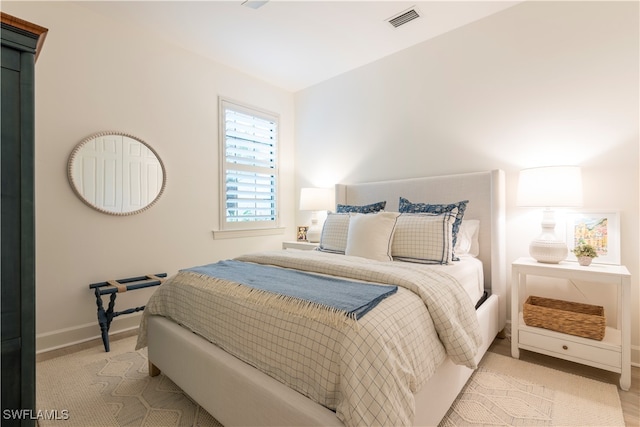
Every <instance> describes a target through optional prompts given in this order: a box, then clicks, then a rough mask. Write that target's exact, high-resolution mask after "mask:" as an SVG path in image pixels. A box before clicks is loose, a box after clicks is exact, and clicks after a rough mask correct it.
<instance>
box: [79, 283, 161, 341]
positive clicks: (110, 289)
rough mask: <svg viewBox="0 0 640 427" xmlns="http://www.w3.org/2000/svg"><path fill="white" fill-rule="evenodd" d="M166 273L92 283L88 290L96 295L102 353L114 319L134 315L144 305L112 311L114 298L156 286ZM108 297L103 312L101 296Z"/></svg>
mask: <svg viewBox="0 0 640 427" xmlns="http://www.w3.org/2000/svg"><path fill="white" fill-rule="evenodd" d="M165 277H167V273H158V274H150V275H146V276H138V277H130V278H128V279H119V280H107V281H106V282H100V283H92V284H91V285H89V289H93V290H94V292H95V295H96V305H97V306H98V324H99V325H100V332H101V333H102V343H103V344H104V351H106V352H108V351H109V328H110V327H111V321H112V320H113V318H114V317H117V316H120V315H122V314H130V313H135V312H136V311H141V310H144V307H145V306H144V305H143V306H140V307H134V308H128V309H126V310H122V311H113V309H114V307H115V305H116V296H117V294H118V293H119V292H126V291H133V290H136V289H143V288H148V287H150V286H158V285H160V284H162V282H164V280H165V279H164V278H165ZM107 294H108V295H110V297H109V306H108V307H107V309H106V310H105V309H104V307H103V306H102V295H107Z"/></svg>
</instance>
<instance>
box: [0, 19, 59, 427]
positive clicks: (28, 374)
mask: <svg viewBox="0 0 640 427" xmlns="http://www.w3.org/2000/svg"><path fill="white" fill-rule="evenodd" d="M1 18H2V31H1V34H0V35H1V38H2V55H1V56H0V60H1V63H2V75H1V76H0V79H1V80H0V82H1V86H2V98H1V102H0V114H1V117H0V119H1V120H0V121H1V127H2V133H1V134H0V139H1V140H0V142H1V145H2V151H1V155H0V173H1V175H2V186H1V189H0V196H1V200H0V210H1V211H2V214H1V224H0V227H1V228H0V230H1V236H0V238H1V242H2V248H1V252H0V255H1V258H2V262H1V264H0V275H1V280H2V282H1V286H2V293H1V295H0V298H1V299H0V305H1V308H0V309H1V311H0V322H1V323H0V328H1V338H2V359H0V364H1V366H2V382H1V391H2V394H1V395H0V397H1V400H2V413H1V414H0V424H2V426H13V425H23V426H27V425H29V426H33V425H35V418H36V417H37V412H36V411H35V395H36V393H35V383H36V377H35V221H34V217H35V211H34V202H35V200H34V120H35V117H34V90H35V87H34V68H35V60H36V56H37V52H38V48H39V47H41V45H42V42H43V41H44V37H45V36H46V33H47V30H46V29H45V28H42V27H39V26H37V25H34V24H31V23H29V22H26V21H23V20H21V19H18V18H15V17H12V16H10V15H7V14H5V13H2V15H1Z"/></svg>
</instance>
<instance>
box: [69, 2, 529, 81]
mask: <svg viewBox="0 0 640 427" xmlns="http://www.w3.org/2000/svg"><path fill="white" fill-rule="evenodd" d="M242 1H243V0H218V1H97V2H94V1H83V2H81V3H80V4H81V5H83V6H85V7H88V8H90V9H92V10H93V11H95V12H98V13H101V14H104V15H107V16H110V17H112V18H115V19H117V20H118V21H120V22H129V23H132V24H134V25H136V26H137V27H142V28H146V29H148V30H149V31H151V32H154V33H156V35H157V36H158V37H162V38H164V39H167V40H169V41H171V42H173V43H176V44H178V45H180V46H182V47H184V48H186V49H189V50H191V51H194V52H196V53H198V54H200V55H203V56H206V57H209V58H211V59H213V60H215V61H217V62H219V63H222V64H225V65H227V66H230V67H232V68H235V69H237V70H240V71H242V72H244V73H246V74H249V75H252V76H255V77H258V78H260V79H262V80H265V81H267V82H269V83H272V84H274V85H276V86H279V87H282V88H284V89H287V90H289V91H292V92H295V91H298V90H300V89H304V88H306V87H308V86H311V85H314V84H316V83H319V82H321V81H323V80H326V79H329V78H331V77H334V76H336V75H338V74H341V73H344V72H346V71H349V70H352V69H354V68H357V67H360V66H362V65H365V64H367V63H370V62H373V61H375V60H377V59H380V58H383V57H385V56H388V55H390V54H392V53H394V52H397V51H400V50H402V49H406V48H408V47H410V46H413V45H415V44H418V43H420V42H423V41H425V40H427V39H430V38H433V37H436V36H438V35H440V34H443V33H445V32H448V31H451V30H453V29H455V28H459V27H461V26H463V25H465V24H468V23H470V22H473V21H476V20H478V19H482V18H484V17H486V16H489V15H491V14H494V13H496V12H499V11H501V10H503V9H506V8H508V7H511V6H513V5H515V4H518V3H520V2H521V0H520V1H507V0H504V1H502V0H498V1H479V0H475V1H474V0H472V1H455V0H449V1H421V0H416V1H400V0H393V1H379V0H377V1H367V0H357V1H336V0H333V1H322V0H299V1H290V0H271V1H269V2H268V3H266V4H265V5H264V6H262V7H261V8H259V9H252V8H249V7H246V6H242ZM413 6H415V7H416V8H417V10H418V11H419V13H420V15H421V17H420V18H418V19H416V20H414V21H411V22H409V23H407V24H405V25H403V26H401V27H398V28H393V27H392V26H391V25H390V24H389V23H387V22H386V20H387V19H388V18H391V17H393V16H395V15H397V14H398V13H400V12H403V11H405V10H407V9H409V8H411V7H413Z"/></svg>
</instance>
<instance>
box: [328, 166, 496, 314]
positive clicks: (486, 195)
mask: <svg viewBox="0 0 640 427" xmlns="http://www.w3.org/2000/svg"><path fill="white" fill-rule="evenodd" d="M401 196H402V197H404V198H406V199H409V200H410V201H411V202H413V203H434V204H436V203H438V204H439V203H454V202H459V201H461V200H469V203H468V204H467V208H466V210H465V213H464V218H463V219H477V220H479V221H480V233H479V244H480V253H479V255H478V258H479V259H480V260H481V261H482V264H483V269H484V287H485V290H487V291H488V292H489V293H490V294H496V295H498V296H499V297H500V298H499V301H500V302H499V304H500V325H501V327H503V326H504V324H505V321H506V299H507V295H506V255H505V231H504V229H505V184H504V172H503V171H502V170H492V171H485V172H475V173H465V174H456V175H444V176H434V177H424V178H410V179H401V180H394V181H379V182H369V183H362V184H337V185H336V203H341V204H350V205H366V204H370V203H374V202H378V201H382V200H386V202H387V205H386V208H385V210H387V211H395V212H397V211H398V200H399V198H400V197H401Z"/></svg>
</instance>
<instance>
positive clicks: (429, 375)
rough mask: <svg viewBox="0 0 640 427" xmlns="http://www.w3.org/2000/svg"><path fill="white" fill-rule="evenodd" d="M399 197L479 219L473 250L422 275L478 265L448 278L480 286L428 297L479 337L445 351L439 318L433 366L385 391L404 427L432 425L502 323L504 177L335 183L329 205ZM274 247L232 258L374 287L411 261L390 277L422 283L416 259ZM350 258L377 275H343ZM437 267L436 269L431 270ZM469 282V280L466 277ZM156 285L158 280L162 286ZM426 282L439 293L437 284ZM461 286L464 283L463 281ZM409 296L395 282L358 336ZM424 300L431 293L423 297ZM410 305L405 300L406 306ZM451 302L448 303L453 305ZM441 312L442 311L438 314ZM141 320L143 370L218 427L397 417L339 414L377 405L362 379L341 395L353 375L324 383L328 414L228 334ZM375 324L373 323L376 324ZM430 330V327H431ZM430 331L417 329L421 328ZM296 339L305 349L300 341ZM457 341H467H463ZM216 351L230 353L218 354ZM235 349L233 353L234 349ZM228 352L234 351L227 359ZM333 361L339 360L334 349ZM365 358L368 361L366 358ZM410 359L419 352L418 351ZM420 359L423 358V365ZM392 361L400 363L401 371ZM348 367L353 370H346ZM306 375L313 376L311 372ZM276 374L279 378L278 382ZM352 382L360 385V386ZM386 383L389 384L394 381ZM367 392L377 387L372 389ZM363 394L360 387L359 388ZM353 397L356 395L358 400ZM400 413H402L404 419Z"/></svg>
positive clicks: (380, 365) (394, 204) (390, 208)
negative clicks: (174, 388) (462, 204)
mask: <svg viewBox="0 0 640 427" xmlns="http://www.w3.org/2000/svg"><path fill="white" fill-rule="evenodd" d="M401 198H404V199H405V200H407V201H408V200H410V201H411V202H417V204H420V203H425V202H428V203H437V204H453V203H455V202H458V201H462V200H468V202H467V203H466V209H465V210H464V218H463V221H474V220H475V221H477V223H478V224H479V229H478V231H477V240H476V244H477V247H476V248H475V249H474V250H475V253H474V254H473V256H468V255H462V256H459V257H458V258H460V261H454V262H452V263H451V265H452V266H451V269H449V268H450V265H438V266H435V268H434V269H433V270H435V272H432V273H429V274H430V275H434V276H437V275H442V276H447V277H449V276H451V274H450V272H451V271H453V270H452V268H453V266H456V265H469V264H471V265H473V264H477V265H478V266H479V268H472V269H471V270H467V269H466V268H458V267H455V268H458V269H459V270H461V271H460V272H456V273H455V274H456V275H458V274H459V275H460V276H457V277H458V280H454V282H457V283H459V282H466V279H463V277H470V278H472V279H473V278H474V277H475V280H476V283H479V285H477V284H476V285H471V287H470V288H469V289H467V290H456V292H462V294H460V293H457V294H455V295H454V297H442V295H441V294H437V295H436V297H433V298H436V299H440V298H442V299H447V298H448V299H449V300H450V301H449V304H453V305H450V306H449V308H448V309H447V308H444V309H442V310H441V311H442V312H448V311H460V312H464V313H466V312H468V311H469V310H468V309H467V306H470V307H471V310H472V311H471V313H472V317H473V319H471V320H472V321H473V322H471V321H470V322H471V323H474V324H475V325H476V326H474V328H473V332H472V334H473V336H474V338H473V339H475V340H476V341H477V348H473V349H463V350H460V351H458V350H455V351H451V352H449V351H450V348H449V347H450V346H449V344H448V343H447V342H445V341H447V339H448V338H447V335H448V334H449V332H443V331H442V330H440V329H437V328H438V327H439V326H438V325H439V324H440V322H441V321H440V320H437V321H436V320H434V321H433V324H434V328H435V329H434V331H436V333H437V335H436V336H438V337H440V341H442V343H438V344H437V346H436V345H433V346H432V347H434V348H435V350H434V353H438V351H439V350H438V349H440V348H443V349H444V353H443V354H442V355H438V357H434V360H435V362H434V363H435V364H436V365H435V366H434V367H433V368H431V367H430V365H429V363H427V362H424V365H425V366H426V367H425V368H424V369H423V370H424V372H422V371H421V374H420V376H416V377H415V378H414V377H413V376H411V375H409V376H410V377H411V379H410V380H408V382H411V383H412V384H411V385H412V387H411V394H410V395H409V396H405V395H402V394H403V392H404V394H406V389H407V387H404V388H402V387H400V388H402V390H400V391H399V392H398V394H400V395H401V396H400V397H398V396H395V393H396V390H395V388H394V389H393V393H394V396H393V397H392V396H389V401H390V402H396V401H397V402H399V403H398V404H397V406H398V407H399V406H403V407H404V406H406V407H407V408H408V409H406V411H405V409H402V410H400V409H398V412H403V411H404V412H403V416H405V418H402V420H403V421H402V423H403V424H413V425H437V424H438V423H439V421H440V420H441V419H442V417H443V416H444V415H445V414H446V412H447V410H448V409H449V407H450V405H451V403H452V402H453V400H454V399H455V397H456V396H457V395H458V393H459V391H460V390H461V389H462V387H463V386H464V384H465V383H466V381H467V379H468V378H469V377H470V375H471V373H472V372H473V368H474V366H475V365H476V364H477V363H478V362H479V361H480V359H481V358H482V356H483V355H484V353H485V352H486V350H487V349H488V347H489V345H490V344H491V342H492V341H493V339H494V338H495V336H496V335H497V334H498V333H499V332H500V331H501V330H502V329H503V328H504V325H505V319H506V276H505V274H506V266H505V255H504V250H505V249H504V246H505V243H504V209H505V207H504V173H503V172H502V171H500V170H492V171H486V172H477V173H467V174H457V175H447V176H438V177H425V178H413V179H403V180H394V181H384V182H374V183H364V184H338V185H336V203H337V204H341V205H347V206H364V205H367V204H371V203H372V202H377V201H386V207H385V208H384V211H385V212H398V210H399V208H400V206H399V201H400V200H401ZM455 212H456V211H453V213H455ZM368 218H371V217H368ZM395 218H398V217H395ZM451 223H453V220H451ZM325 227H326V226H325ZM321 245H322V243H321ZM280 252H281V253H275V252H274V253H264V254H254V255H251V254H250V255H247V258H243V257H241V258H240V261H248V262H250V263H254V262H255V263H261V262H263V261H264V263H265V264H266V265H270V264H271V263H272V262H274V263H275V264H274V265H278V264H277V263H279V262H282V263H283V264H281V265H279V267H277V268H282V267H284V268H286V269H289V268H292V267H294V266H295V267H298V266H299V267H300V268H301V269H306V268H315V267H310V266H315V265H316V264H317V265H318V266H323V267H322V268H324V270H323V269H321V270H318V271H315V272H314V271H312V270H308V271H311V272H312V273H313V274H317V275H321V276H332V275H338V276H341V277H347V279H349V280H353V281H360V280H365V279H367V280H366V281H372V282H375V283H379V281H378V280H377V279H378V278H379V277H381V275H382V276H384V277H387V274H392V273H391V272H390V271H388V269H391V268H394V269H395V265H396V264H398V265H399V266H400V267H402V266H403V265H409V266H410V267H408V268H405V269H403V270H402V271H403V272H402V273H399V274H400V276H401V277H399V278H398V279H397V280H399V281H402V280H403V277H404V276H403V275H407V274H408V275H410V276H411V277H412V278H413V277H414V276H416V277H418V276H419V277H420V279H418V280H422V281H424V282H427V280H426V279H425V280H423V279H422V276H423V275H424V272H423V271H422V269H423V268H425V266H424V265H421V264H416V263H407V262H404V261H398V262H396V261H393V262H388V263H383V262H379V261H375V260H374V261H369V260H366V259H365V260H364V261H363V260H362V259H360V258H359V257H351V256H345V255H342V254H334V253H329V252H331V251H328V252H327V253H325V254H320V253H311V252H307V251H295V250H294V251H291V250H286V251H280ZM296 252H298V253H296ZM318 252H320V251H318ZM454 256H455V255H454ZM352 258H353V260H352ZM467 258H468V259H467ZM351 261H356V262H358V263H364V264H371V266H367V267H366V268H367V269H368V268H371V269H373V270H375V271H376V274H377V276H376V275H373V276H370V274H372V273H367V274H366V275H364V276H359V275H354V276H353V277H349V275H351V274H355V273H350V272H352V271H356V270H357V271H359V270H360V267H359V266H358V268H354V267H353V266H351V265H350V264H349V263H350V262H351ZM467 261H468V262H467ZM392 265H393V267H392ZM318 268H320V267H318ZM362 268H363V269H364V268H365V267H364V266H363V267H362ZM429 268H431V267H429ZM438 269H440V270H442V271H443V272H441V273H440V272H438V271H439V270H438ZM407 272H409V273H407ZM358 274H359V273H358ZM393 274H395V273H393ZM369 277H373V278H374V279H375V280H368V278H369ZM389 277H395V276H389ZM394 280H395V279H394ZM412 280H413V279H412ZM471 282H472V283H473V280H472V281H471ZM164 286H165V285H163V286H162V287H160V288H163V287H164ZM425 286H427V285H425ZM434 288H436V289H439V288H440V285H438V286H435V287H434ZM460 288H461V289H462V288H464V286H462V287H460ZM421 289H422V288H421ZM436 292H440V291H436ZM408 293H411V292H410V291H408V290H407V289H405V288H404V287H402V286H399V287H398V290H397V292H396V293H395V294H392V295H391V296H388V297H387V298H385V299H382V300H381V302H380V303H379V305H378V306H377V307H375V308H373V309H371V311H370V313H368V314H366V315H365V316H364V317H362V318H360V319H358V321H357V324H358V328H362V330H363V331H364V332H363V333H369V329H371V330H372V331H376V330H377V329H380V326H379V325H380V324H381V323H380V324H378V323H376V322H378V320H377V319H378V318H380V317H386V316H387V315H386V314H385V315H384V316H380V315H378V314H376V313H377V312H380V311H384V310H389V311H388V312H389V313H393V312H394V310H395V309H394V308H393V307H394V306H393V304H394V303H395V302H396V301H400V299H401V298H408V297H407V296H406V295H407V294H408ZM483 293H484V294H485V297H484V298H482V303H481V304H479V305H478V306H477V307H474V305H475V304H474V301H475V300H476V299H477V298H478V297H479V296H480V295H481V294H483ZM461 295H462V296H461ZM154 296H155V294H154ZM411 298H414V299H415V298H416V297H415V295H413V296H411ZM422 298H423V299H424V298H432V297H429V296H423V297H422ZM152 300H153V297H152ZM426 301H428V304H427V302H425V305H429V306H431V309H432V310H433V309H434V307H433V305H434V304H433V300H426ZM150 302H151V301H150ZM411 304H413V302H412V303H411ZM455 304H459V305H455ZM152 305H153V304H152ZM462 306H464V307H463V308H464V309H462V308H461V307H462ZM148 307H149V305H148ZM194 307H195V306H194ZM451 307H454V308H453V309H452V308H451ZM218 310H220V308H218ZM260 310H262V308H260V309H256V311H260ZM264 310H267V311H268V310H274V308H273V307H268V308H265V309H264ZM194 311H195V308H194ZM456 315H457V314H456ZM431 316H432V317H434V318H435V317H436V316H433V315H431ZM439 316H440V315H438V316H437V317H439ZM398 317H400V316H398ZM323 321H324V319H323V320H317V319H314V320H305V321H304V322H302V323H304V324H307V323H309V324H316V323H317V322H323ZM447 321H448V320H445V322H447ZM380 322H382V320H380ZM452 322H453V323H455V322H459V319H454V320H453V321H452ZM465 322H466V320H465ZM143 323H144V325H141V331H143V334H142V335H143V336H144V339H142V340H140V341H139V346H144V345H147V346H148V354H149V361H150V375H156V374H158V373H159V372H160V371H162V372H163V373H164V374H165V375H167V376H168V377H169V378H171V379H172V380H173V381H174V382H175V383H176V384H177V385H178V386H179V387H181V388H182V389H183V390H184V391H185V392H186V393H187V394H189V396H191V397H192V398H193V399H194V400H195V401H196V402H197V403H198V404H200V405H201V406H202V407H203V408H204V409H206V410H207V411H208V412H209V413H210V414H212V415H213V416H214V417H215V418H216V419H218V420H219V421H220V422H221V423H222V424H224V425H225V426H232V425H244V426H248V425H252V426H254V425H272V426H285V425H292V426H303V425H316V426H342V425H345V424H347V425H358V424H363V423H364V421H361V420H363V419H366V420H368V421H367V423H371V424H389V423H391V422H393V423H396V422H397V420H398V419H399V418H389V419H387V420H383V421H380V422H378V421H377V419H376V421H373V422H371V421H370V420H371V419H367V418H357V417H355V416H354V418H351V415H349V416H346V415H345V414H346V413H347V412H348V411H349V410H351V409H354V408H355V409H354V410H356V411H359V410H360V409H363V408H362V407H365V408H364V410H366V411H369V408H368V406H373V405H375V404H377V402H376V401H375V400H374V401H370V400H366V399H364V398H362V396H360V394H359V393H363V386H362V385H354V386H353V389H354V390H355V391H351V390H350V391H349V393H351V394H353V393H355V398H354V396H350V397H349V398H347V397H345V396H347V394H348V393H347V392H346V391H345V390H343V389H345V388H349V387H351V383H352V381H351V380H350V379H349V376H347V372H346V371H345V369H343V368H342V367H341V368H340V372H339V375H337V378H338V379H337V381H336V382H337V384H336V385H334V386H335V387H337V389H338V391H336V389H331V387H332V386H328V388H329V389H331V390H329V391H332V392H333V395H332V396H334V401H332V402H333V403H335V404H336V405H337V408H338V409H337V410H336V408H335V407H332V405H331V404H329V405H327V406H329V407H332V409H329V408H328V407H327V406H325V405H323V404H320V403H318V401H321V402H322V403H326V402H325V401H324V400H322V399H321V398H320V399H317V398H316V397H315V395H314V390H308V389H306V388H304V387H303V390H302V392H301V391H300V390H301V389H300V387H298V385H297V384H296V385H292V384H289V386H288V385H285V383H284V382H286V381H284V382H282V380H283V378H280V377H284V376H286V374H287V373H286V372H285V373H283V374H282V375H274V372H270V373H269V375H268V374H266V373H264V372H262V370H260V369H257V368H256V367H254V366H260V368H261V369H262V368H263V367H262V366H261V365H260V363H259V362H254V361H249V363H250V364H249V363H247V361H246V359H245V357H244V355H243V354H242V353H241V350H237V349H233V348H231V347H232V345H231V344H232V343H233V337H232V338H230V341H226V342H225V341H223V340H221V341H220V343H219V344H220V346H218V345H215V344H212V343H211V342H209V340H208V339H205V338H203V336H206V334H205V333H204V332H201V331H200V330H197V333H194V332H192V330H190V329H187V328H185V327H183V325H188V324H189V322H185V321H180V320H179V323H180V324H179V323H176V322H174V321H173V320H172V319H171V316H164V315H152V314H151V313H148V312H147V311H146V310H145V315H144V316H143ZM455 324H457V323H455ZM376 326H378V328H376ZM385 327H386V326H385ZM401 327H402V328H404V327H407V325H406V324H403V325H402V326H401ZM349 328H350V327H348V329H347V330H348V331H351V330H352V329H349ZM429 328H431V326H430V327H429ZM429 328H426V327H425V328H424V329H429ZM196 329H197V328H196ZM416 329H419V330H418V332H417V333H422V330H421V328H416ZM461 329H463V328H461ZM358 330H360V329H358ZM304 333H305V332H302V334H303V335H304ZM425 333H431V332H425ZM359 334H360V332H348V333H346V332H345V333H343V332H340V333H339V334H337V335H336V336H337V337H339V338H336V340H338V339H339V340H344V337H345V336H347V337H351V336H354V337H357V336H358V335H359ZM452 334H453V335H456V337H455V338H454V339H452V341H456V340H458V341H459V339H458V332H457V331H455V330H454V331H453V332H452ZM395 335H401V334H395ZM465 336H466V335H465ZM361 344H362V343H359V344H358V345H361ZM304 345H306V342H305V344H304ZM304 345H301V347H303V348H304ZM358 345H356V344H353V343H351V342H349V343H341V344H340V351H337V350H336V351H337V352H338V353H345V351H344V350H343V349H344V348H351V347H353V348H354V349H357V347H358ZM267 346H268V345H267ZM263 347H265V345H263ZM273 347H275V348H277V349H279V348H280V345H279V344H278V343H274V344H273ZM462 347H465V345H463V346H462ZM223 348H225V349H227V350H228V351H229V352H228V351H225V350H223ZM236 351H238V352H239V353H236ZM279 351H280V350H279ZM470 351H471V353H470ZM230 353H234V354H235V355H232V354H230ZM312 353H313V355H312V356H313V357H316V353H318V352H317V351H316V350H315V349H314V350H313V351H312ZM366 353H367V354H370V353H372V350H369V349H368V350H367V352H366ZM414 353H420V351H415V350H412V351H411V354H412V355H413V354H414ZM236 356H237V357H236ZM265 357H266V356H265ZM310 357H311V356H310ZM327 357H329V356H327ZM336 357H342V358H344V356H342V355H341V356H336ZM366 357H367V358H369V356H368V355H367V356H366ZM416 357H419V355H418V356H416ZM243 360H244V361H243ZM314 360H315V359H314ZM323 363H324V362H322V361H321V362H318V366H320V365H322V364H323ZM340 363H342V364H344V365H347V366H349V368H348V369H347V370H348V371H349V372H348V373H349V374H350V375H353V376H355V377H358V376H359V375H360V376H362V375H367V372H372V371H377V370H379V371H380V372H386V371H385V369H389V375H392V372H391V371H394V372H395V371H397V370H400V371H402V370H403V369H404V368H403V366H404V365H402V364H397V363H396V362H395V361H394V362H393V363H396V364H394V365H393V366H391V367H387V366H386V365H385V363H386V362H385V361H382V362H380V361H378V360H372V361H370V360H368V359H367V360H364V361H360V360H358V361H357V363H356V362H353V363H351V362H350V361H346V362H345V361H344V360H343V359H340ZM389 363H391V362H389ZM411 363H413V361H411ZM420 363H421V364H422V362H420ZM351 365H354V366H351ZM362 366H364V367H365V368H366V367H368V369H364V368H362ZM398 366H400V367H401V368H400V369H399V368H398ZM411 366H413V365H411ZM420 366H422V365H420ZM374 367H375V369H374ZM285 368H287V367H285ZM291 369H293V368H291ZM359 369H360V370H362V369H364V371H359ZM318 370H320V369H318ZM294 371H295V369H294ZM351 371H353V373H352V372H351ZM278 372H279V371H278ZM305 375H306V373H305ZM309 375H313V373H312V374H309ZM393 375H395V373H393ZM403 375H404V376H407V374H406V372H402V373H401V374H400V376H403ZM275 378H279V379H280V380H278V379H275ZM358 380H359V379H358ZM414 383H415V384H414ZM305 387H306V386H305ZM358 387H360V388H359V389H358ZM393 387H395V385H394V386H393ZM369 388H370V389H376V390H377V388H376V387H369ZM296 389H297V390H298V391H297V390H296ZM358 390H359V391H358ZM364 392H366V386H365V390H364ZM322 393H324V394H323V395H322V396H325V395H326V394H327V393H325V390H322ZM329 394H331V393H329ZM307 396H310V397H313V398H310V397H307ZM336 396H337V397H336ZM357 399H361V400H360V401H358V400H357ZM394 399H395V400H394ZM344 401H351V402H352V403H351V404H350V409H345V405H346V404H345V403H344ZM361 402H366V403H361ZM371 411H374V409H373V408H372V409H371ZM381 412H384V413H386V412H389V409H388V408H383V410H382V411H381ZM392 412H393V411H392ZM405 412H406V414H408V415H406V414H405ZM363 416H364V417H366V416H368V415H367V414H365V415H363ZM389 420H395V421H389Z"/></svg>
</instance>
